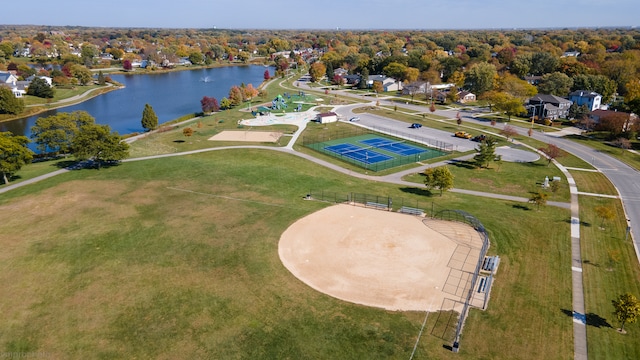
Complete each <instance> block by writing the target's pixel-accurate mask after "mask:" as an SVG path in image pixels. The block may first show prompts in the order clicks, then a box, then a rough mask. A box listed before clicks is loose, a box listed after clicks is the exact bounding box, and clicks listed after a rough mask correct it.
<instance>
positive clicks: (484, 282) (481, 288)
mask: <svg viewBox="0 0 640 360" xmlns="http://www.w3.org/2000/svg"><path fill="white" fill-rule="evenodd" d="M486 287H487V279H486V278H482V279H480V285H478V292H479V293H483V292H484V291H485V290H486Z"/></svg>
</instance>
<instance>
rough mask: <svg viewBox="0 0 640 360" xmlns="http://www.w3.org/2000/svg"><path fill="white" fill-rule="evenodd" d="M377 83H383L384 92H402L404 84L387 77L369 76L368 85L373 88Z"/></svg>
mask: <svg viewBox="0 0 640 360" xmlns="http://www.w3.org/2000/svg"><path fill="white" fill-rule="evenodd" d="M375 81H379V82H381V83H382V89H383V90H382V91H384V92H387V91H400V90H402V82H401V81H397V80H396V79H394V78H390V77H387V76H385V75H369V78H368V80H367V85H368V86H369V87H371V86H372V85H373V83H374V82H375Z"/></svg>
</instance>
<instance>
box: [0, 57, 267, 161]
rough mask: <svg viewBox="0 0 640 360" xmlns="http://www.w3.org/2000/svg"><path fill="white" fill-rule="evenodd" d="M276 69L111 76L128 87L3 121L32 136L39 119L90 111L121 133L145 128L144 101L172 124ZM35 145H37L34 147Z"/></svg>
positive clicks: (258, 81)
mask: <svg viewBox="0 0 640 360" xmlns="http://www.w3.org/2000/svg"><path fill="white" fill-rule="evenodd" d="M267 69H269V73H270V74H271V75H272V76H273V73H274V69H273V68H271V67H269V68H265V67H264V66H260V65H250V66H230V67H220V68H211V69H197V70H183V71H173V72H166V73H159V74H140V75H123V74H113V75H109V76H111V78H112V79H113V80H114V81H117V82H119V83H121V84H123V85H124V86H125V88H124V89H120V90H115V91H111V92H109V93H106V94H102V95H100V96H97V97H94V98H92V99H90V100H87V101H84V102H82V103H80V104H76V105H71V106H67V107H63V108H59V109H55V110H49V111H47V112H44V113H41V114H38V115H35V116H31V117H28V118H23V119H17V120H12V121H7V122H2V123H0V131H11V132H12V133H14V134H16V135H26V136H30V135H31V131H30V130H31V127H32V126H33V125H35V122H36V119H37V118H39V117H46V116H51V115H55V114H57V113H58V112H72V111H79V110H82V111H86V112H88V113H89V114H91V116H93V117H94V118H95V119H96V123H98V124H106V125H109V126H110V127H111V129H112V130H114V131H117V132H118V133H120V134H130V133H133V132H142V131H144V129H143V128H142V125H141V123H140V121H141V119H142V111H143V110H144V105H145V104H149V105H151V106H152V107H153V110H154V111H155V113H156V115H158V123H163V122H167V121H170V120H173V119H176V118H179V117H181V116H183V115H186V114H189V113H196V112H201V111H202V107H201V105H200V100H202V98H203V97H204V96H209V97H215V98H216V99H218V102H220V100H221V99H222V98H223V97H228V96H229V89H230V88H231V87H232V86H234V85H237V86H240V84H242V83H244V84H245V85H247V84H253V86H254V87H256V88H257V87H258V85H260V84H261V83H262V81H263V79H264V71H265V70H267ZM30 147H31V148H32V149H35V146H34V144H31V146H30Z"/></svg>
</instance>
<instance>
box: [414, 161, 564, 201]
mask: <svg viewBox="0 0 640 360" xmlns="http://www.w3.org/2000/svg"><path fill="white" fill-rule="evenodd" d="M446 166H447V168H449V171H451V173H452V174H453V176H454V181H453V182H454V187H456V188H459V189H466V190H477V191H485V192H489V193H495V194H503V195H512V196H521V197H525V198H528V197H530V196H531V194H532V193H534V192H537V191H539V190H542V188H541V185H542V183H543V182H544V177H545V176H548V177H549V178H550V179H551V178H553V177H554V176H560V177H561V178H562V179H564V176H563V175H562V173H561V172H560V170H558V169H557V168H556V167H554V166H551V167H548V166H547V161H546V160H544V159H540V160H538V161H536V162H532V163H510V162H506V161H504V162H502V164H500V165H498V164H492V165H491V168H489V169H478V168H476V167H475V166H474V165H473V163H472V161H457V162H455V163H453V164H449V165H446ZM404 180H406V181H411V182H415V183H417V184H423V183H424V177H423V176H422V175H421V174H419V173H415V174H411V175H407V176H405V177H404ZM546 192H547V193H548V195H549V197H548V200H550V201H563V202H568V201H569V187H568V186H567V184H566V180H563V181H562V182H561V186H560V187H559V188H558V190H557V192H556V193H553V192H551V191H550V190H547V191H546Z"/></svg>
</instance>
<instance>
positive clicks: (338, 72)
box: [333, 68, 349, 79]
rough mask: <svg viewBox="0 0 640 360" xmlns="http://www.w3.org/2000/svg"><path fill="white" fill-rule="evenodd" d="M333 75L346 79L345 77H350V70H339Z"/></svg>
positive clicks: (334, 71)
mask: <svg viewBox="0 0 640 360" xmlns="http://www.w3.org/2000/svg"><path fill="white" fill-rule="evenodd" d="M333 75H337V76H340V77H341V78H343V79H344V77H345V76H347V75H349V70H347V69H343V68H337V69H335V70H333Z"/></svg>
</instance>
